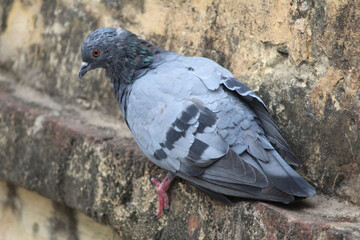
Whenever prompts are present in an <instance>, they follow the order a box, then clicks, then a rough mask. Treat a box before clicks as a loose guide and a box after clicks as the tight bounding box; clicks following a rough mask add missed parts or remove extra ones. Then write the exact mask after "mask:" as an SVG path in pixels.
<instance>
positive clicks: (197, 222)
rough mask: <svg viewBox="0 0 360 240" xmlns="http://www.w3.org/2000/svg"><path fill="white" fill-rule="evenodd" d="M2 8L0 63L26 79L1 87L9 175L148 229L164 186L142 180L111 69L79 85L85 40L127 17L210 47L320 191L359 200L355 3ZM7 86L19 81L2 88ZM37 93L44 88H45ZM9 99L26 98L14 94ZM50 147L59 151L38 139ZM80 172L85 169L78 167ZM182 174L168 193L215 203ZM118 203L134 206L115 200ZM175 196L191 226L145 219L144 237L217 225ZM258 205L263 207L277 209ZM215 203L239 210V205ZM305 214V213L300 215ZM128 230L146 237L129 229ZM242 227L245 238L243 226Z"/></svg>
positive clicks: (140, 1)
mask: <svg viewBox="0 0 360 240" xmlns="http://www.w3.org/2000/svg"><path fill="white" fill-rule="evenodd" d="M0 4H1V6H2V8H1V9H0V54H1V58H0V68H1V69H2V71H1V73H3V72H5V71H6V72H12V73H13V74H15V77H14V78H15V79H16V82H17V85H18V86H23V87H21V88H20V87H19V88H18V87H13V88H11V87H10V85H12V84H10V83H8V84H5V83H4V84H2V86H1V88H2V90H3V91H4V94H2V95H1V96H0V99H1V101H3V102H8V101H9V104H10V105H9V104H6V105H4V104H3V105H2V106H1V107H0V108H1V114H2V118H1V121H0V122H1V128H0V132H1V133H0V145H1V148H0V163H1V165H0V166H1V168H0V174H1V175H0V176H2V178H4V179H5V180H6V181H10V182H16V183H18V184H20V185H22V186H26V187H27V188H30V189H32V190H36V191H38V192H39V193H41V194H44V195H46V196H48V197H50V198H52V199H55V200H58V201H64V202H66V204H68V205H69V206H72V207H75V208H77V209H81V210H82V211H84V212H86V213H87V214H89V215H90V216H92V217H93V218H95V219H97V220H99V221H102V222H106V223H109V224H110V225H111V226H113V227H114V228H115V229H117V230H118V231H119V232H124V234H125V235H126V236H132V237H134V238H136V237H139V236H140V235H141V231H144V232H147V231H150V230H149V227H148V226H145V225H146V223H145V222H144V221H150V220H149V219H147V218H146V217H144V216H145V215H146V214H148V211H147V209H152V210H154V208H155V202H154V201H155V200H154V199H155V195H154V194H153V188H152V186H150V183H149V182H148V180H147V177H148V176H149V174H151V173H152V171H155V169H156V168H154V167H153V166H152V165H149V164H148V163H147V162H146V161H144V159H145V158H144V157H143V155H142V154H141V153H140V152H139V150H138V148H137V147H136V146H135V144H134V142H133V140H131V135H130V134H129V132H128V131H127V130H125V128H126V127H125V126H124V124H123V123H122V122H121V121H119V119H120V118H121V117H120V112H119V110H118V107H117V103H116V102H115V100H114V98H113V96H112V90H111V85H110V83H109V81H108V80H107V79H105V77H104V72H103V71H101V70H99V71H92V72H90V73H88V74H87V75H86V77H85V79H84V83H78V82H77V74H78V69H79V67H80V64H81V57H80V44H81V42H82V41H83V39H84V38H85V37H86V35H87V34H89V33H90V32H91V31H93V30H94V29H96V28H97V27H101V26H122V27H124V28H127V29H129V30H131V31H133V32H134V33H137V34H138V35H140V36H142V37H143V38H145V39H147V40H149V41H152V42H154V43H156V44H158V45H160V46H162V47H164V48H165V49H170V50H173V51H176V52H179V53H183V54H185V55H197V56H205V57H209V58H211V59H213V60H215V61H217V62H218V63H220V64H221V65H223V66H225V67H227V68H229V69H230V70H231V71H232V72H233V73H234V74H235V76H237V77H238V78H239V79H240V80H241V81H243V82H245V83H247V84H248V85H249V86H250V87H251V88H253V89H254V90H256V91H257V93H258V94H259V95H260V96H261V97H262V98H263V100H264V101H265V103H266V104H268V106H269V108H270V111H271V113H272V115H273V117H274V118H275V120H276V122H277V123H278V124H279V126H280V128H281V130H282V131H283V132H284V135H285V137H286V139H288V141H289V143H290V145H291V147H292V148H293V150H294V152H295V153H296V154H297V155H298V156H299V158H300V159H302V160H303V162H304V167H303V168H302V175H303V176H304V177H305V178H306V179H307V180H308V181H309V182H311V183H312V184H313V185H315V187H316V189H317V192H318V193H319V194H323V195H324V196H326V197H331V200H332V201H335V200H334V199H336V200H338V201H341V202H348V203H351V204H353V205H354V206H357V207H359V206H360V195H359V192H360V177H359V176H360V148H359V146H360V73H359V69H360V48H359V44H360V31H359V30H360V25H359V22H360V7H359V6H360V1H359V0H355V1H349V0H344V1H336V0H318V1H313V0H298V1H295V0H292V1H290V0H280V1H263V0H254V1H245V0H240V1H230V0H228V1H220V2H219V1H196V2H194V1H188V0H184V1H183V0H171V1H161V0H155V1H149V0H136V1H120V2H113V1H107V0H103V1H87V0H83V1H64V0H58V1H43V2H42V1H31V0H27V1H20V0H13V1H10V0H0ZM7 86H8V88H9V89H13V90H11V91H10V90H9V89H7V90H6V88H7ZM15 86H16V85H15ZM25 86H26V87H28V88H26V87H25ZM32 89H35V90H37V91H39V92H42V93H45V94H46V96H44V97H43V98H38V93H37V92H32V91H31V90H32ZM9 91H10V92H9ZM7 92H8V93H7ZM12 97H15V98H14V99H23V100H21V101H19V102H18V101H15V100H14V101H10V100H9V99H12ZM8 98H9V99H8ZM11 104H12V105H11ZM34 104H35V105H39V104H40V105H41V106H40V107H34ZM104 115H106V116H107V117H106V118H104V117H103V116H104ZM71 119H72V120H71ZM84 123H86V124H84ZM88 124H90V125H91V127H89V126H88ZM124 139H127V140H124ZM49 143H51V144H52V145H51V146H52V147H49V148H44V147H39V146H44V144H45V145H47V144H49ZM10 159H11V161H10ZM64 159H67V160H68V161H64ZM71 159H77V160H76V161H74V162H72V161H70V160H71ZM114 159H115V161H114ZM120 160H121V161H120ZM21 161H25V162H24V163H23V162H21ZM135 162H136V164H135ZM3 166H5V167H4V168H3ZM135 166H136V167H135ZM123 169H129V171H126V174H127V175H121V174H120V173H124V172H125V171H123ZM73 170H74V171H75V170H76V171H77V172H78V174H72V171H73ZM69 171H70V172H71V174H70V173H69ZM111 171H113V172H114V173H113V175H112V174H110V172H111ZM115 171H118V172H119V173H118V172H115ZM25 173H26V174H25ZM67 174H70V175H69V176H68V175H67ZM100 176H106V177H107V180H101V181H100V180H99V179H104V178H100ZM130 179H132V180H130ZM134 179H135V180H134ZM77 181H79V182H81V183H82V184H83V185H81V184H80V185H81V186H82V187H83V188H82V190H81V191H79V190H78V189H77V188H75V187H79V189H81V186H80V185H79V186H78V185H76V186H73V184H75V183H74V182H77ZM88 184H91V185H90V186H88ZM178 184H179V186H184V187H183V188H181V190H180V189H179V188H176V187H175V189H174V190H173V191H174V192H173V193H172V194H173V195H174V194H175V195H179V196H178V197H180V198H181V199H184V197H185V196H183V193H184V192H183V191H185V192H189V194H188V196H192V197H194V200H193V201H194V202H197V201H198V200H199V198H200V199H207V198H205V197H203V196H202V195H201V194H199V193H198V192H197V191H196V190H194V189H193V188H192V187H190V186H188V185H187V184H184V183H183V182H182V181H180V182H179V183H178ZM182 184H184V185H182ZM141 186H143V187H141ZM92 187H95V188H96V189H105V190H106V191H105V190H104V191H105V192H106V194H107V195H106V197H104V198H103V199H102V197H103V196H102V195H101V194H100V195H97V194H99V193H98V192H97V191H98V190H94V189H93V188H92ZM85 188H88V189H85ZM144 189H145V190H144ZM184 189H185V190H184ZM130 192H131V194H129V193H130ZM146 194H147V195H146ZM134 196H138V197H134ZM139 196H145V199H146V198H148V199H150V200H151V201H149V202H146V203H144V206H143V207H142V208H141V209H138V208H137V207H136V206H135V204H132V203H135V202H136V201H139V202H141V203H142V200H141V199H142V198H141V197H139ZM189 198H190V197H189ZM100 199H102V200H101V201H100ZM119 199H121V202H123V204H124V206H126V207H118V208H116V207H114V206H117V205H116V204H115V202H116V203H117V202H119ZM204 201H205V200H204ZM206 201H208V200H206ZM324 201H325V200H324ZM150 202H151V203H150ZM325 202H327V201H325ZM105 203H106V204H105ZM180 203H181V204H180ZM112 204H113V205H112ZM175 204H176V203H175ZM178 204H179V205H178V206H181V207H180V209H186V207H190V206H191V209H194V210H193V211H194V213H193V215H189V216H188V215H186V216H187V217H189V218H181V220H182V221H183V222H181V221H179V219H177V220H176V219H173V220H171V219H172V217H173V216H170V217H169V218H168V219H167V220H166V221H164V220H160V223H157V224H158V225H157V226H155V225H151V224H150V225H151V226H152V227H151V228H152V230H151V231H150V232H151V233H153V234H155V232H156V234H157V235H156V236H155V235H149V236H154V238H161V237H166V236H170V234H175V233H176V231H172V230H170V228H165V227H164V226H165V225H164V224H169V226H173V227H175V228H176V227H178V228H183V226H184V224H185V222H186V224H187V223H191V224H190V225H189V227H188V232H189V234H190V233H191V234H195V235H191V234H190V235H191V236H199V238H200V237H201V236H203V237H204V238H206V237H207V236H210V235H211V234H214V232H211V231H208V232H206V230H204V229H203V228H202V226H203V225H204V224H205V223H204V221H210V220H209V219H207V218H206V216H211V215H206V216H203V215H202V216H200V217H199V215H198V213H199V210H198V209H199V206H200V205H199V203H196V204H195V203H193V202H189V201H179V202H178ZM184 204H185V205H184ZM187 204H194V205H187ZM204 204H205V205H206V204H207V203H206V202H205V203H204ZM239 204H240V205H241V206H242V207H241V208H240V209H243V210H241V211H242V212H241V211H240V210H239V211H238V212H237V214H238V215H239V213H240V212H241V213H243V212H244V211H245V210H244V209H246V208H247V207H246V206H248V205H249V204H248V205H247V203H239ZM256 204H257V205H256ZM256 204H255V205H256V206H258V205H259V206H263V208H264V209H266V210H264V211H265V212H268V210H269V209H272V208H271V207H270V205H267V204H260V203H256ZM205 205H201V206H203V208H202V210H203V211H205V213H206V214H210V213H212V214H220V215H221V214H223V213H218V212H216V213H214V212H211V211H214V210H207V208H206V207H205ZM215 206H217V205H216V204H215ZM217 207H218V206H217ZM217 207H216V208H217ZM214 208H215V207H214ZM219 208H220V209H222V210H221V211H223V212H224V213H225V212H226V213H227V214H230V215H231V216H232V214H234V213H233V211H237V210H223V209H226V208H222V207H219ZM248 208H249V209H250V210H246V211H248V212H250V213H249V214H246V213H243V215H242V216H248V218H249V219H250V220H246V219H247V218H246V217H244V219H242V220H241V221H242V222H243V221H248V224H250V223H251V222H253V223H252V224H254V226H255V225H256V224H260V223H259V222H261V221H262V220H261V219H263V216H265V215H266V214H265V213H264V214H265V215H264V214H262V213H261V214H260V213H259V211H260V210H261V209H260V207H258V208H256V209H255V207H254V206H253V204H250V207H248ZM100 209H102V210H100ZM104 209H108V210H107V211H105V210H104ZM254 209H255V210H254ZM259 209H260V210H259ZM110 210H115V212H113V213H110ZM116 211H117V212H116ZM246 211H245V212H246ZM252 211H254V212H252ZM105 213H106V214H105ZM252 213H256V214H258V215H255V216H252V215H251V214H252ZM276 213H279V211H276ZM101 214H105V215H101ZM111 214H112V215H111ZM114 214H115V215H116V214H117V215H116V216H115V215H114ZM179 214H180V213H179ZM279 214H280V213H279ZM118 216H121V217H118ZM146 216H147V215H146ZM174 216H175V215H174ZM176 216H178V215H176ZM250 216H252V217H250ZM256 216H259V217H256ZM269 216H270V217H277V216H278V215H276V214H275V215H271V214H270V215H269ZM270 217H269V218H270ZM245 218H246V219H245ZM129 219H133V220H132V222H131V221H129ZM219 219H222V218H219ZM341 219H342V218H341ZM222 220H224V219H222ZM161 221H163V222H161ZM211 221H212V225H211V224H210V223H209V226H213V227H214V226H220V223H219V222H217V220H211ZM219 221H221V220H219ZM239 221H240V220H239V219H238V220H236V221H235V222H233V224H235V223H239ZM289 221H290V220H289ZM291 221H292V220H291ZM291 221H290V222H291ZM339 221H342V220H339ZM298 222H300V223H302V222H301V221H300V220H299V221H295V223H294V224H295V225H296V224H300V223H298ZM325 222H326V221H325ZM285 223H286V221H285ZM152 224H153V223H152ZM161 224H163V225H161ZM216 224H219V225H216ZM224 224H225V223H224ZM240 225H241V224H240ZM279 225H280V226H282V222H281V224H280V223H279ZM290 225H291V224H290ZM295 225H294V228H295ZM120 226H121V227H120ZM232 226H234V225H232ZM271 226H272V225H271ZM271 226H270V225H266V224H265V225H264V224H263V225H261V226H258V228H256V229H257V230H256V232H253V233H252V234H255V235H256V234H259V235H258V236H265V235H266V234H268V232H267V231H268V229H269V228H270V227H271ZM308 226H309V227H310V226H312V224H309V225H308ZM324 226H325V225H324ZM326 227H327V225H326ZM326 227H324V228H326ZM133 229H136V231H135V232H136V233H134V234H137V233H138V234H139V235H138V236H134V235H131V234H130V233H129V231H131V230H133ZM155 229H157V230H155ZM159 229H162V230H159ZM199 229H203V230H201V231H200V230H199ZM209 229H211V228H209ZM228 229H230V228H228ZM239 229H240V230H241V227H240V228H239ZM254 229H255V228H254ZM261 229H263V230H261ZM264 229H265V230H264ZM284 229H286V231H285V230H284V231H283V232H280V233H279V236H280V237H281V236H290V237H289V238H291V237H292V236H293V235H291V234H297V233H296V232H291V231H290V229H291V227H288V228H285V227H284ZM309 229H310V228H307V230H306V231H308V232H312V234H315V235H313V236H314V237H320V238H321V237H323V238H325V237H326V235H321V234H323V232H322V231H321V230H316V229H315V230H311V231H310V230H309ZM318 229H322V227H319V228H318ZM328 229H332V228H331V227H330V228H328ZM240 230H237V231H239V234H240V233H241V234H245V233H243V232H242V231H240ZM234 231H235V230H229V231H228V232H229V234H230V233H231V234H235V232H234ZM249 231H250V230H249ZM288 231H290V232H288ZM304 231H305V230H304ZM180 232H181V231H180ZM330 232H331V231H328V232H327V233H326V234H330ZM179 234H181V233H179ZM196 234H198V235H196ZM209 234H210V235H209ZM246 234H248V233H246ZM289 234H290V235H289ZM316 234H317V235H316ZM333 234H336V231H335V230H334V231H333ZM190 235H189V236H190ZM255 235H254V236H255ZM211 236H213V235H211ZM231 236H235V235H231ZM236 236H237V235H236ZM239 236H240V235H239ZM246 236H248V235H246ZM246 236H245V235H244V236H242V237H244V238H246ZM294 236H295V235H294ZM309 236H310V235H309ZM324 236H325V237H324ZM334 236H335V235H334ZM346 236H347V235H346ZM149 238H151V237H149ZM217 238H221V236H217ZM339 238H341V237H339Z"/></svg>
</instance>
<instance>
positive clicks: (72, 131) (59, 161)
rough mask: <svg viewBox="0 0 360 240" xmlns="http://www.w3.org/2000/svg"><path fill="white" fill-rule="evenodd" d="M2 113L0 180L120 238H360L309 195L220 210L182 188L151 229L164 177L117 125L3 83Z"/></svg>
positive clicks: (341, 211)
mask: <svg viewBox="0 0 360 240" xmlns="http://www.w3.org/2000/svg"><path fill="white" fill-rule="evenodd" d="M2 75H3V74H2ZM20 93H21V94H20ZM74 109H75V110H74ZM0 111H1V115H0V116H1V117H0V166H1V168H0V179H1V180H3V181H6V182H9V183H13V184H16V185H19V186H23V187H25V188H27V189H29V190H32V191H35V192H37V193H39V194H41V195H43V196H45V197H47V198H50V199H52V200H55V201H59V202H63V203H65V204H66V205H67V206H70V207H72V208H75V209H78V210H80V211H82V212H84V213H85V214H87V215H88V216H90V217H91V218H93V219H95V220H96V221H98V222H101V223H105V224H107V225H110V226H111V227H112V228H113V229H115V230H116V231H117V232H119V234H120V235H121V236H122V237H124V238H126V239H128V238H130V239H358V238H360V210H359V207H356V206H350V205H348V204H346V203H340V202H337V201H336V200H334V199H331V198H327V197H325V196H320V195H317V196H314V197H311V198H309V199H306V200H304V201H302V202H298V203H295V204H291V205H288V206H284V205H278V204H270V203H264V202H257V201H248V200H242V201H238V202H237V203H236V204H234V206H233V207H227V206H223V205H221V204H219V203H217V202H215V201H213V200H211V199H210V198H209V197H207V196H205V195H204V194H202V193H201V192H199V191H198V190H197V189H195V188H194V187H193V186H191V185H189V184H188V183H186V182H185V181H182V180H176V181H175V183H174V184H173V186H172V187H171V189H170V198H171V206H170V214H169V215H168V216H163V217H162V218H160V219H159V220H152V215H153V213H154V212H155V211H156V206H157V195H156V192H155V188H154V187H153V186H152V185H151V183H150V181H149V178H150V176H152V175H155V176H158V175H164V172H163V171H161V170H159V169H158V168H157V167H156V166H154V165H153V164H151V163H150V162H149V161H147V160H146V157H145V156H144V155H143V154H142V153H141V151H140V150H139V149H138V147H137V146H136V144H135V142H134V141H133V140H132V139H131V138H130V137H129V136H130V135H129V132H128V130H126V129H125V128H124V125H123V123H119V125H118V126H117V125H116V124H114V122H116V120H114V119H113V117H110V116H107V115H103V114H101V113H98V112H93V115H92V114H89V112H88V111H84V110H80V109H76V107H74V106H63V105H61V103H57V102H55V101H54V100H52V99H51V98H50V97H48V96H44V95H42V94H40V93H37V92H34V90H31V89H26V88H24V87H23V86H20V85H17V84H16V83H15V82H13V81H11V80H9V78H7V77H2V78H1V79H0ZM92 116H94V117H92ZM95 116H100V118H99V119H98V120H97V121H94V119H95V118H96V117H95ZM102 123H103V124H102ZM110 123H111V124H110Z"/></svg>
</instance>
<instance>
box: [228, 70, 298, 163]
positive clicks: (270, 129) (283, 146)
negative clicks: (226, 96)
mask: <svg viewBox="0 0 360 240" xmlns="http://www.w3.org/2000/svg"><path fill="white" fill-rule="evenodd" d="M222 84H223V85H224V86H225V87H226V88H227V89H229V90H231V91H235V92H236V93H237V94H239V97H240V99H241V100H243V101H245V102H246V103H247V104H248V105H249V107H250V108H251V109H252V110H253V111H254V112H255V114H256V118H257V119H258V121H259V122H260V125H261V126H262V128H263V130H264V132H265V136H266V138H267V139H268V140H269V141H270V143H271V144H272V146H274V148H275V149H276V151H277V152H279V154H280V155H281V157H283V159H284V160H285V161H286V162H287V163H288V164H290V165H291V166H293V167H299V165H300V161H299V159H298V158H297V157H296V156H295V154H294V153H293V152H292V151H291V149H290V147H289V145H288V144H287V142H286V140H285V138H284V136H283V135H282V133H281V132H280V130H279V128H278V127H277V125H276V124H275V122H274V120H273V119H272V117H271V116H270V114H269V111H268V109H267V107H266V105H265V104H264V102H263V101H262V100H261V99H260V98H259V97H258V96H257V95H256V94H255V93H254V92H253V91H251V89H250V88H249V87H248V86H246V85H245V84H243V83H241V82H240V81H238V80H237V79H236V78H234V77H225V76H223V77H222Z"/></svg>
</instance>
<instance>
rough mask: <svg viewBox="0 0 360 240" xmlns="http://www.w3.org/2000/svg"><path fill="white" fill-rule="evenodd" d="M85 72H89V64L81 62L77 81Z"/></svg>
mask: <svg viewBox="0 0 360 240" xmlns="http://www.w3.org/2000/svg"><path fill="white" fill-rule="evenodd" d="M87 71H89V64H88V63H87V62H82V63H81V68H80V70H79V81H81V78H82V77H83V76H84V75H85V73H86V72H87Z"/></svg>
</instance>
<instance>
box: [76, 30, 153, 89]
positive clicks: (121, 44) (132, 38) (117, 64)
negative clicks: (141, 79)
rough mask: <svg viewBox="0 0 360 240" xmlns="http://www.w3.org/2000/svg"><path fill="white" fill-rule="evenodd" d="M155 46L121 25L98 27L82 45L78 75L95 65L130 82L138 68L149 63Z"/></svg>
mask: <svg viewBox="0 0 360 240" xmlns="http://www.w3.org/2000/svg"><path fill="white" fill-rule="evenodd" d="M156 49H157V48H156V46H155V45H152V44H151V43H148V42H146V41H144V40H142V39H139V38H138V37H137V36H136V35H135V34H133V33H131V32H129V31H127V30H124V29H122V28H110V27H106V28H99V29H97V30H95V31H94V32H92V33H91V34H90V35H89V36H88V37H87V38H86V39H85V40H84V42H83V44H82V46H81V56H82V64H81V68H80V71H79V79H81V78H82V77H83V76H84V75H85V73H87V72H88V71H90V70H91V69H95V68H105V69H106V72H107V75H108V76H110V77H111V78H112V80H113V79H114V78H117V79H120V80H121V81H124V82H129V81H130V80H131V79H132V76H133V74H134V72H135V70H137V69H141V68H145V67H148V66H149V65H150V64H151V63H152V61H153V60H154V58H153V57H152V56H153V55H154V54H155V53H156V51H155V50H156Z"/></svg>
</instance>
